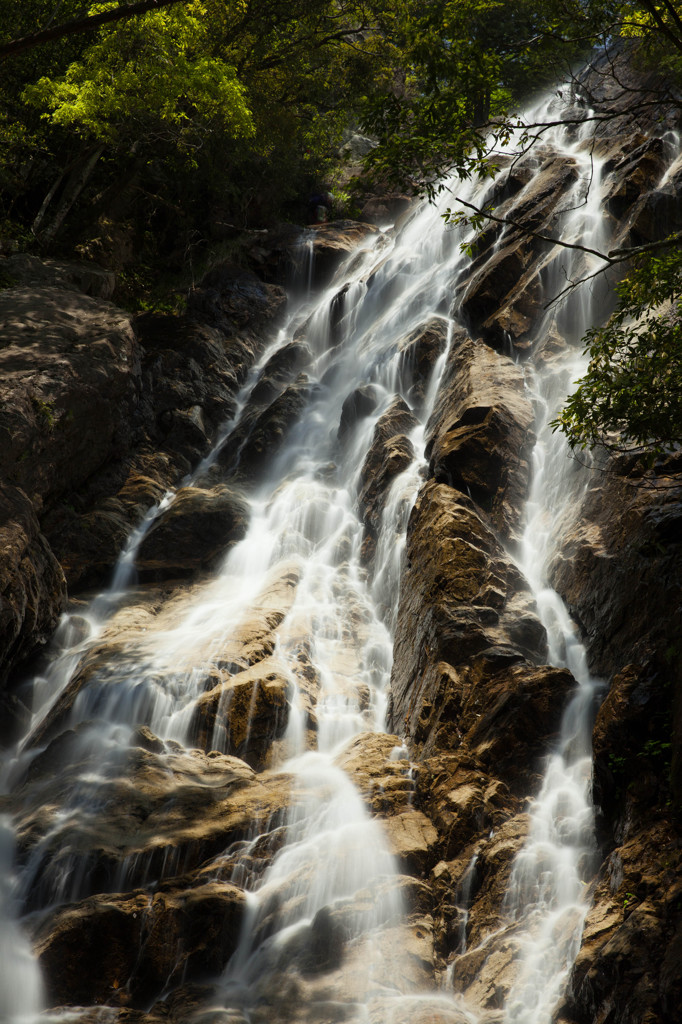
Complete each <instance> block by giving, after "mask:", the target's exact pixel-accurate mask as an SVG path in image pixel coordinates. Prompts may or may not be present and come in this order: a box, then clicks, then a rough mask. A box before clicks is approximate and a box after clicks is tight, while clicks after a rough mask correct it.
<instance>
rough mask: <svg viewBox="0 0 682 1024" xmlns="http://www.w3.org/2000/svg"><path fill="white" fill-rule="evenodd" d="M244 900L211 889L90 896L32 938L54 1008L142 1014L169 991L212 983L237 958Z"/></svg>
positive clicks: (229, 889)
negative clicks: (100, 1007) (96, 1006)
mask: <svg viewBox="0 0 682 1024" xmlns="http://www.w3.org/2000/svg"><path fill="white" fill-rule="evenodd" d="M245 904H246V899H245V896H244V893H243V892H242V891H241V890H240V889H238V888H237V887H236V886H232V885H229V884H227V883H225V882H211V883H207V884H205V885H202V886H198V887H196V888H189V889H185V890H180V891H174V890H173V889H172V888H170V887H169V886H167V885H166V886H163V887H161V889H160V890H157V891H155V892H138V893H135V892H132V893H129V894H126V895H112V896H104V897H103V896H93V897H90V898H89V899H87V900H85V901H84V902H82V903H80V904H76V905H75V906H72V907H69V908H68V909H66V910H63V911H61V912H58V913H57V914H56V915H49V916H48V918H47V920H46V921H44V922H43V923H42V924H41V926H40V928H39V930H38V933H37V935H36V937H35V944H36V953H37V956H38V962H39V964H40V966H41V969H42V972H43V976H44V978H45V985H46V989H47V1002H48V1005H49V1006H68V1005H76V1006H79V1005H88V1004H90V1003H100V1004H104V1005H106V1004H109V1005H114V1006H132V1007H135V1006H138V1007H145V1006H147V1005H148V1004H149V1001H150V1000H152V999H154V998H155V997H158V996H159V995H160V994H161V992H162V991H163V990H164V989H166V988H167V987H168V986H169V985H171V986H172V985H174V984H177V983H178V982H179V981H181V980H182V981H184V982H188V981H192V980H195V979H197V978H202V977H206V976H215V975H216V974H218V973H219V972H220V971H221V970H222V968H223V967H224V966H225V964H226V962H227V960H228V959H229V957H230V956H231V954H232V953H233V952H234V950H235V948H236V945H237V942H238V939H239V934H240V926H241V922H242V919H243V916H244V911H245Z"/></svg>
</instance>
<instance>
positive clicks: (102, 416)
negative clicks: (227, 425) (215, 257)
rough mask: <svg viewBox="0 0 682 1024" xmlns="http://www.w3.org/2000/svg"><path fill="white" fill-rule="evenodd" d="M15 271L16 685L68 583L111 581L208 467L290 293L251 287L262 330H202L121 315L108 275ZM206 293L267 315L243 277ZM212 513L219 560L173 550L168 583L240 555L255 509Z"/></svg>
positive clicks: (7, 303)
mask: <svg viewBox="0 0 682 1024" xmlns="http://www.w3.org/2000/svg"><path fill="white" fill-rule="evenodd" d="M2 270H3V274H4V277H3V282H4V283H6V284H9V287H5V288H4V289H3V290H2V291H0V331H1V333H2V348H1V349H0V406H1V410H2V411H0V434H1V435H2V437H3V438H4V441H3V444H2V445H0V476H1V477H2V480H3V482H4V483H3V509H2V520H3V527H2V528H3V530H5V531H6V533H7V538H8V548H7V550H8V552H9V551H10V550H11V551H12V552H14V553H13V554H12V557H11V558H8V559H7V560H6V562H5V564H4V565H3V571H4V573H5V576H4V578H3V588H4V591H5V594H6V598H7V605H6V608H5V610H4V612H3V621H4V623H5V625H4V627H3V628H4V637H3V638H4V641H5V642H4V643H3V647H2V654H1V655H0V665H1V666H2V671H3V673H4V675H3V678H4V676H6V675H7V673H8V672H9V671H10V669H12V668H13V667H14V666H15V665H16V663H17V662H19V661H21V660H22V659H25V658H26V657H27V656H28V655H30V654H31V653H32V652H34V651H35V650H36V649H37V648H39V647H40V646H41V645H42V644H43V643H44V642H45V641H46V639H47V638H48V636H49V634H50V633H51V632H52V630H53V629H54V626H55V624H56V621H57V618H58V616H59V613H60V612H61V610H62V608H63V605H64V598H65V590H64V583H63V579H62V571H63V575H64V576H65V577H66V581H67V583H68V586H69V588H70V590H71V592H72V593H73V592H75V591H76V590H77V589H78V588H83V587H87V586H93V585H96V584H100V583H102V582H103V581H104V580H106V578H107V576H108V574H109V573H110V572H111V569H112V567H113V566H114V564H115V562H116V560H117V558H118V555H119V552H120V551H121V549H122V548H123V547H124V546H125V543H126V540H127V538H128V536H129V535H130V533H131V531H132V529H133V528H134V526H136V525H137V524H138V523H139V522H140V520H141V519H142V517H143V515H144V514H145V513H146V511H147V510H148V508H149V507H150V505H153V504H154V503H156V502H158V501H159V500H160V499H161V498H162V497H163V495H164V493H165V492H166V490H167V489H168V488H170V487H172V486H174V485H175V484H177V482H178V480H179V479H180V477H181V476H183V475H184V474H186V473H187V472H188V471H189V470H190V469H191V468H192V466H194V465H196V463H197V462H198V461H199V459H200V458H201V457H202V456H204V455H205V454H206V453H207V452H208V450H209V448H210V445H211V442H212V440H213V439H214V438H215V436H216V434H217V431H218V429H219V428H220V427H221V425H222V424H223V423H224V422H225V421H226V420H228V418H229V416H230V415H232V414H233V412H234V408H235V404H234V403H235V395H236V393H237V391H238V390H239V388H240V386H241V384H242V383H243V382H244V380H245V379H246V375H247V372H248V369H249V367H250V365H251V364H252V363H253V362H254V360H255V359H256V357H257V355H258V353H259V352H260V351H262V349H263V348H264V346H265V343H266V339H267V337H268V329H269V325H270V324H272V323H274V322H275V321H276V318H277V317H278V316H279V315H280V312H281V310H282V306H283V303H284V293H283V292H282V290H281V289H278V288H277V287H275V286H273V285H265V284H263V283H262V282H261V283H260V285H258V282H257V280H256V279H255V277H253V275H251V277H250V278H249V287H250V288H251V289H252V290H253V289H255V290H256V291H257V290H258V287H260V288H261V291H262V296H263V302H262V303H261V306H260V307H258V311H257V314H256V312H255V309H253V310H252V312H253V315H252V317H251V319H250V320H248V322H243V317H242V318H241V319H240V317H239V316H238V315H237V314H235V315H234V316H233V317H232V319H231V320H230V319H229V318H227V317H224V318H223V320H222V321H220V324H221V326H217V327H216V326H211V325H209V324H206V323H201V322H199V321H198V320H197V319H193V318H192V317H190V316H185V317H170V316H155V315H149V314H147V315H144V316H141V317H138V318H136V319H133V318H131V317H130V316H129V315H128V314H127V313H125V312H123V310H120V309H118V308H117V307H116V306H114V305H112V304H111V303H110V302H108V301H105V297H107V296H108V295H109V294H110V293H111V290H112V288H113V284H112V282H111V281H110V279H109V278H110V277H111V275H109V276H107V273H106V272H104V271H101V270H100V269H99V268H97V267H88V266H87V265H81V264H66V263H59V262H55V261H47V262H42V261H39V260H37V259H36V258H35V257H29V256H12V257H7V258H6V259H4V260H3V266H2ZM252 278H253V280H252ZM75 288H82V289H83V290H82V291H76V290H74V289H75ZM206 289H208V290H210V293H211V295H212V296H213V299H214V301H215V302H216V303H220V302H221V301H224V303H226V304H227V305H229V304H230V302H232V304H233V305H234V302H236V299H233V296H235V295H237V296H241V301H242V303H245V304H246V305H250V308H251V307H252V306H253V303H252V299H253V295H252V294H251V291H249V290H248V289H247V290H246V293H244V287H243V281H242V277H240V274H239V273H237V272H232V271H230V270H229V269H226V268H220V271H219V272H218V270H216V271H215V272H214V273H213V275H212V276H210V279H209V281H208V282H207V283H206ZM85 292H87V293H88V294H85ZM221 296H223V298H222V299H221ZM197 301H198V300H197ZM254 301H255V300H254ZM195 313H198V311H197V310H195ZM214 319H215V318H214ZM183 504H184V502H182V501H181V502H180V506H179V507H178V509H176V511H175V512H174V514H173V516H172V517H171V518H172V520H173V522H175V523H177V522H178V521H179V520H180V519H181V512H182V506H183ZM208 504H209V502H208V499H207V501H206V502H205V506H204V515H205V517H206V523H207V524H209V523H210V524H211V525H210V526H209V529H208V534H212V539H208V536H207V535H205V539H206V545H205V547H204V550H203V551H202V552H199V551H198V550H196V551H195V552H194V553H192V554H190V552H189V550H188V542H187V540H186V541H185V550H184V552H182V553H179V554H177V555H176V556H173V555H171V553H170V550H169V549H168V547H166V550H165V551H164V552H163V555H162V556H161V555H159V553H158V551H157V553H156V555H154V554H153V553H152V555H150V557H151V559H152V562H154V565H153V571H154V572H157V573H159V574H165V575H169V574H171V575H172V574H173V573H180V574H183V573H185V574H186V573H187V572H189V571H190V570H192V569H194V568H196V567H199V566H204V565H206V564H208V563H209V562H210V561H211V559H213V558H215V557H216V556H217V554H218V553H220V552H221V551H224V550H226V548H227V547H228V546H229V544H230V543H234V541H235V539H237V537H238V536H239V531H240V529H242V528H243V523H244V509H243V506H240V505H239V502H238V501H236V502H235V501H234V500H233V501H231V502H230V501H228V500H227V499H226V498H225V496H223V497H222V498H221V497H218V496H216V497H215V499H214V500H213V502H212V510H211V511H209V510H208ZM228 506H229V508H228ZM36 517H37V518H36ZM228 519H229V523H228ZM217 520H220V522H221V523H222V529H223V534H222V538H221V539H220V540H219V539H218V538H217V537H216V535H215V533H216V521H217ZM240 524H241V525H240ZM169 529H170V533H169V532H167V531H168V530H169ZM41 531H42V532H41ZM164 531H166V532H165V533H164ZM171 533H172V537H171ZM159 537H161V538H162V543H163V544H167V542H169V540H170V541H171V542H172V543H173V544H175V543H176V541H177V530H173V528H172V527H171V528H169V527H168V526H167V525H166V524H161V523H160V524H159V525H158V529H157V532H156V538H157V540H158V538H159ZM152 547H153V538H150V548H149V551H151V550H152ZM174 559H175V561H174ZM161 563H163V564H161ZM60 566H61V569H60V568H59V567H60ZM144 568H145V569H149V571H152V569H151V567H149V566H145V567H144ZM3 700H4V702H5V705H7V707H8V708H10V706H11V708H13V709H14V710H11V709H10V710H8V714H10V716H11V715H17V714H18V715H19V716H20V717H21V715H22V714H23V712H22V710H21V706H20V705H18V704H17V699H16V695H8V696H7V697H3ZM9 733H11V728H9Z"/></svg>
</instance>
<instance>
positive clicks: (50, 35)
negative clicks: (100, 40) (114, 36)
mask: <svg viewBox="0 0 682 1024" xmlns="http://www.w3.org/2000/svg"><path fill="white" fill-rule="evenodd" d="M178 3H186V0H137V3H132V4H122V5H121V6H120V7H116V8H114V9H113V10H111V11H103V12H102V13H101V14H94V15H92V16H91V17H87V18H74V19H72V20H71V21H65V22H63V23H62V24H61V25H53V26H52V27H51V28H46V29H43V31H42V32H36V33H35V34H34V35H31V36H23V38H21V39H13V40H11V42H9V43H3V44H2V45H0V60H4V59H5V57H14V56H15V55H16V54H18V53H25V51H26V50H32V49H33V48H34V47H36V46H40V45H41V44H42V43H49V42H53V41H54V40H55V39H63V38H64V36H72V35H79V34H81V33H83V32H93V31H94V30H95V29H97V28H100V27H101V26H102V25H107V24H110V23H111V22H112V21H121V20H122V19H123V18H132V17H134V16H135V15H136V14H145V13H146V12H147V11H156V10H160V9H161V8H162V7H172V6H173V5H174V4H178Z"/></svg>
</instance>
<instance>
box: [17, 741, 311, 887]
mask: <svg viewBox="0 0 682 1024" xmlns="http://www.w3.org/2000/svg"><path fill="white" fill-rule="evenodd" d="M135 739H136V743H137V744H139V743H140V738H137V737H136V738H135ZM141 740H142V744H143V745H135V746H132V747H130V748H129V749H128V750H126V749H123V750H121V751H118V752H117V751H115V750H112V749H111V748H109V747H107V746H106V745H105V744H104V743H103V738H102V731H101V729H100V730H99V731H98V729H97V728H93V727H91V726H89V725H87V724H83V725H81V726H79V727H78V728H77V729H76V730H72V731H66V732H63V733H62V734H61V735H60V736H59V737H58V738H57V739H55V740H54V741H53V743H52V744H51V745H50V746H48V747H47V748H46V750H45V751H44V752H43V753H41V754H40V755H39V756H38V757H37V758H36V759H35V760H34V762H33V765H32V766H31V769H30V771H29V773H28V775H27V777H26V780H25V782H24V783H23V785H22V786H20V787H19V788H18V789H17V791H16V793H15V794H14V796H13V797H12V801H11V804H12V808H11V809H12V812H13V813H14V814H15V815H16V820H17V823H18V825H17V844H18V849H19V857H20V859H21V861H22V863H26V860H27V859H30V865H31V866H30V871H31V875H32V879H33V885H32V888H31V895H30V899H29V903H30V905H31V906H32V907H40V906H48V905H52V904H54V903H57V904H59V903H62V904H63V902H64V900H65V899H68V900H74V899H75V900H78V899H83V898H85V897H87V896H89V895H91V894H96V893H108V892H112V891H113V892H118V891H121V890H123V891H126V890H131V889H134V888H136V887H139V886H144V885H146V884H148V883H149V880H150V879H155V878H157V879H158V878H162V877H163V878H172V877H173V876H175V875H181V874H182V875H184V874H187V873H191V872H193V871H196V870H197V869H198V868H200V867H201V866H202V865H204V864H206V863H207V862H208V861H209V860H210V859H211V858H213V857H216V856H219V855H222V854H224V852H225V851H226V850H227V849H228V848H229V847H230V846H231V844H233V843H239V842H240V841H242V840H244V839H247V838H249V837H250V836H251V835H252V834H253V831H254V830H256V832H257V833H267V832H268V831H269V830H270V828H271V827H273V825H274V823H275V822H277V821H279V822H280V823H281V820H282V815H283V813H284V811H285V809H286V808H287V807H289V806H290V805H291V803H292V801H294V800H296V799H298V798H297V797H296V795H295V794H294V791H293V789H292V782H291V779H290V778H289V777H288V776H286V775H281V774H280V775H278V774H269V773H267V772H265V773H261V774H260V775H258V776H256V775H255V774H254V772H253V771H252V769H251V768H250V767H249V766H248V765H247V764H246V763H245V762H244V761H241V760H240V759H238V758H236V757H231V756H227V755H223V754H220V753H218V752H217V751H212V752H211V753H210V754H208V755H207V754H204V753H203V752H202V751H199V750H184V749H183V748H182V747H180V745H179V744H174V743H172V742H169V741H167V742H166V743H165V744H164V745H163V749H159V748H158V745H157V744H155V743H153V742H152V741H150V739H149V738H148V737H142V738H141ZM154 747H155V748H156V749H150V748H154ZM56 766H58V768H59V770H58V774H55V767H56ZM93 771H97V772H98V773H99V776H100V777H101V779H102V786H101V788H100V790H99V798H98V803H97V805H96V806H95V805H93V806H89V805H86V806H83V807H82V808H81V809H80V812H79V814H78V815H74V816H72V817H71V818H70V819H69V820H67V819H63V818H62V817H60V811H59V808H60V806H62V805H63V804H64V801H65V800H66V801H67V806H68V794H69V792H74V791H77V790H79V789H80V788H82V787H84V786H87V779H88V778H91V776H92V773H93ZM3 809H5V810H6V809H8V807H7V800H5V801H4V807H3ZM266 863H267V860H263V863H262V865H261V870H262V868H263V867H264V866H265V864H266ZM209 876H210V877H215V875H211V872H209ZM228 877H229V876H228Z"/></svg>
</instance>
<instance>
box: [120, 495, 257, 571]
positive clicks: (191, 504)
mask: <svg viewBox="0 0 682 1024" xmlns="http://www.w3.org/2000/svg"><path fill="white" fill-rule="evenodd" d="M248 521H249V505H248V503H247V502H246V501H245V500H244V498H242V497H241V496H240V495H238V494H236V493H235V492H234V491H232V490H230V489H229V488H227V487H224V486H218V487H214V488H213V489H212V490H207V489H205V488H200V487H183V488H181V489H180V490H179V491H178V492H177V493H176V494H175V496H174V498H173V500H172V502H171V504H170V506H169V507H168V508H167V509H166V510H165V511H164V512H162V513H161V514H160V515H159V516H158V518H157V519H156V520H155V521H154V523H153V524H152V526H151V527H150V529H149V530H148V532H147V533H146V534H145V536H144V539H143V541H142V543H141V544H140V547H139V549H138V552H137V556H136V559H135V565H136V567H137V569H138V571H139V572H140V573H141V574H142V575H143V576H149V575H152V576H153V577H154V578H155V579H164V578H173V577H176V576H185V575H187V574H190V573H196V572H199V571H202V570H205V569H207V568H209V567H210V566H212V565H214V564H215V563H216V561H217V560H218V559H219V558H220V557H222V556H224V555H225V554H226V553H227V551H228V550H229V549H230V548H231V547H232V546H233V545H234V544H236V543H237V542H238V541H240V540H241V539H242V538H243V537H244V536H245V534H246V530H247V527H248Z"/></svg>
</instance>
